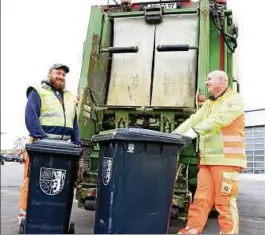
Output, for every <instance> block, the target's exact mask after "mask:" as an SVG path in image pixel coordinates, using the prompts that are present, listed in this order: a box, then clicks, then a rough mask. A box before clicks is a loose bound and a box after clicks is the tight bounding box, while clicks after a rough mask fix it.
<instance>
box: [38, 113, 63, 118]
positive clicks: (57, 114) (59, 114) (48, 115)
mask: <svg viewBox="0 0 265 235" xmlns="http://www.w3.org/2000/svg"><path fill="white" fill-rule="evenodd" d="M41 116H42V117H61V118H63V117H64V115H63V114H62V113H59V112H53V113H43V114H42V115H41Z"/></svg>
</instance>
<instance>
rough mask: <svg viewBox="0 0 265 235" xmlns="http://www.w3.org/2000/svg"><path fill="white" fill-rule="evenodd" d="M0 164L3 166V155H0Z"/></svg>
mask: <svg viewBox="0 0 265 235" xmlns="http://www.w3.org/2000/svg"><path fill="white" fill-rule="evenodd" d="M0 163H1V165H5V157H4V155H2V154H1V155H0Z"/></svg>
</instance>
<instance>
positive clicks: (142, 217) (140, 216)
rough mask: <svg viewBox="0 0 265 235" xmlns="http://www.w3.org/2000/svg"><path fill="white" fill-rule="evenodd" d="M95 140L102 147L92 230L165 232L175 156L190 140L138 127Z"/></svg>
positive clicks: (168, 214) (121, 130)
mask: <svg viewBox="0 0 265 235" xmlns="http://www.w3.org/2000/svg"><path fill="white" fill-rule="evenodd" d="M93 140H94V141H97V142H99V145H100V153H99V174H98V188H97V201H96V215H95V225H94V233H96V234H106V233H119V234H125V233H127V234H132V233H134V234H165V233H167V230H168V223H169V219H170V211H171V204H172V196H173V188H174V182H175V175H176V165H177V154H178V152H179V151H180V149H181V148H182V147H183V146H184V144H186V143H190V141H191V140H190V139H188V138H184V137H183V136H178V135H173V134H165V133H161V132H157V131H151V130H145V129H138V128H137V129H134V128H128V129H127V128H124V129H123V128H120V129H117V130H115V131H114V133H112V134H111V133H109V134H106V135H103V134H102V135H98V136H94V137H93Z"/></svg>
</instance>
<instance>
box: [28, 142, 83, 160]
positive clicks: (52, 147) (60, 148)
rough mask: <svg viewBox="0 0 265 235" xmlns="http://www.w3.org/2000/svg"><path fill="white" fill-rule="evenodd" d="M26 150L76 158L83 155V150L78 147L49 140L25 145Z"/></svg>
mask: <svg viewBox="0 0 265 235" xmlns="http://www.w3.org/2000/svg"><path fill="white" fill-rule="evenodd" d="M26 150H27V151H36V152H45V153H55V154H56V153H58V154H67V155H78V156H81V155H82V153H83V149H82V148H81V147H80V146H78V145H75V144H73V143H71V142H68V141H65V140H51V139H42V140H36V141H34V142H33V143H30V144H26Z"/></svg>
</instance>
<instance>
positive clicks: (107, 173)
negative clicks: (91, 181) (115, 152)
mask: <svg viewBox="0 0 265 235" xmlns="http://www.w3.org/2000/svg"><path fill="white" fill-rule="evenodd" d="M112 163H113V158H110V157H103V161H102V183H103V184H104V185H108V184H109V182H110V180H111V173H112Z"/></svg>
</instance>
